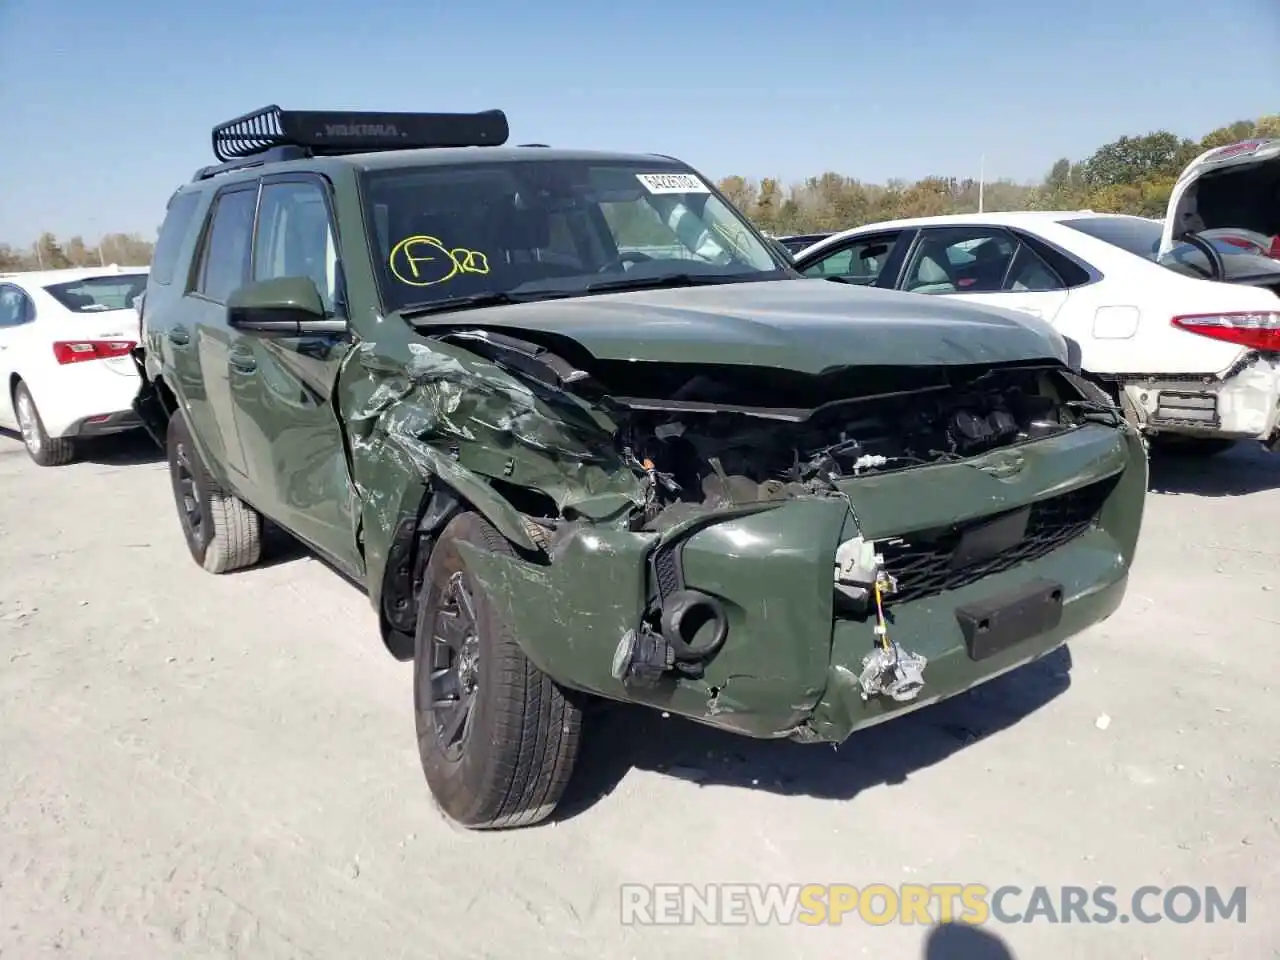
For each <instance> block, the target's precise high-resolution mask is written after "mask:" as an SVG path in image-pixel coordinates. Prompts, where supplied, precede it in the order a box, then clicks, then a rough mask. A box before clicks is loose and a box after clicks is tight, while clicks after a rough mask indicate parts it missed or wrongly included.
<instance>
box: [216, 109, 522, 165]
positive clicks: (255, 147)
mask: <svg viewBox="0 0 1280 960" xmlns="http://www.w3.org/2000/svg"><path fill="white" fill-rule="evenodd" d="M509 135H510V130H509V127H508V125H507V116H506V114H505V113H503V112H502V111H501V110H482V111H480V112H478V113H385V112H368V111H353V110H282V109H281V108H280V107H278V106H276V105H275V104H272V105H270V106H266V107H262V108H261V109H258V110H252V111H250V112H249V113H246V114H243V115H242V116H239V117H235V118H234V119H231V120H227V121H225V122H223V123H220V124H218V125H217V126H215V127H214V128H213V131H212V134H211V141H212V144H213V154H214V156H215V157H217V158H218V160H220V161H222V162H221V163H219V164H217V165H215V166H210V167H203V168H201V169H200V170H198V171H196V176H195V179H197V180H203V179H205V178H207V177H211V176H214V175H215V174H217V173H223V172H226V171H228V170H235V169H239V168H241V167H250V166H259V165H261V164H264V163H274V162H279V161H281V160H297V159H302V158H305V157H319V156H342V155H344V154H352V153H369V152H373V151H379V150H417V149H422V148H436V147H483V146H501V145H502V144H504V143H506V142H507V137H508V136H509Z"/></svg>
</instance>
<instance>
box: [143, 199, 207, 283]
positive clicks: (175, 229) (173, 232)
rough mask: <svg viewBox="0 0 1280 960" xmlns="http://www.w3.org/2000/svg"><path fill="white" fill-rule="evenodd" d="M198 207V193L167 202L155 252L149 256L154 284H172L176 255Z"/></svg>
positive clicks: (176, 261)
mask: <svg viewBox="0 0 1280 960" xmlns="http://www.w3.org/2000/svg"><path fill="white" fill-rule="evenodd" d="M199 206H200V194H198V193H183V194H179V195H178V196H176V197H174V198H173V199H172V200H170V201H169V209H168V211H167V212H166V213H165V215H164V223H162V224H161V225H160V235H159V236H158V237H156V246H155V250H154V251H152V254H151V279H152V280H154V281H155V282H156V283H164V284H169V283H172V282H173V273H174V270H175V269H176V268H177V266H178V253H179V252H180V251H181V250H182V242H183V240H185V239H186V237H187V229H188V228H189V227H190V226H191V220H192V218H193V217H194V216H195V214H196V208H197V207H199Z"/></svg>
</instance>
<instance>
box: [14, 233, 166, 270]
mask: <svg viewBox="0 0 1280 960" xmlns="http://www.w3.org/2000/svg"><path fill="white" fill-rule="evenodd" d="M154 246H155V244H154V243H152V242H151V241H149V240H144V239H143V238H142V237H141V236H140V235H138V234H136V233H108V234H107V235H106V236H104V237H103V238H102V239H101V240H99V241H98V243H97V245H96V246H90V245H89V244H87V243H85V241H84V238H83V237H79V236H76V237H72V238H71V239H70V240H68V241H66V243H63V242H62V241H61V240H59V239H58V238H57V237H56V236H54V235H53V234H52V233H49V232H47V231H46V232H45V233H42V234H40V237H39V238H38V239H37V240H36V242H35V243H33V244H31V245H30V246H29V247H26V248H22V247H11V246H10V245H9V244H7V243H0V273H3V272H5V271H15V270H62V269H65V268H67V267H101V266H106V265H107V264H111V263H117V264H119V265H120V266H122V267H125V266H128V267H141V266H145V265H147V264H149V263H150V262H151V251H152V248H153V247H154Z"/></svg>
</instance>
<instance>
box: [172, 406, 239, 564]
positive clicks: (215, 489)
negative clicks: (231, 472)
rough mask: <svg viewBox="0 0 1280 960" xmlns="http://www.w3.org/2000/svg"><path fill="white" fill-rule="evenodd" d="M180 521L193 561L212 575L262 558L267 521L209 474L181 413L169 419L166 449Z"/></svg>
mask: <svg viewBox="0 0 1280 960" xmlns="http://www.w3.org/2000/svg"><path fill="white" fill-rule="evenodd" d="M165 446H166V448H167V451H168V454H169V480H170V483H171V484H172V486H173V499H174V505H175V506H176V507H177V508H178V522H179V523H180V524H181V525H182V533H183V536H184V537H185V538H186V541H187V549H188V550H190V551H191V557H192V559H193V560H195V562H196V563H198V564H199V565H200V566H202V567H204V569H206V570H208V571H209V572H210V573H230V572H231V571H232V570H239V569H241V568H243V567H249V566H252V565H253V564H255V563H257V562H258V560H259V558H260V557H261V556H262V518H261V517H260V516H259V515H258V512H257V511H256V510H254V509H253V508H252V507H250V506H249V505H248V504H246V503H245V502H244V501H243V500H241V499H240V498H239V497H237V496H235V495H234V494H231V493H228V492H227V491H225V490H223V489H222V488H221V487H219V486H218V484H217V482H216V481H215V480H214V479H213V477H211V476H210V475H209V471H208V470H207V469H206V468H205V465H204V462H203V461H202V460H201V459H200V454H199V453H198V452H196V448H195V444H194V443H192V442H191V432H190V430H189V429H188V427H187V424H186V421H185V420H183V419H182V416H181V415H180V414H176V413H175V414H174V415H173V416H172V417H171V418H170V419H169V429H168V434H167V436H166V444H165Z"/></svg>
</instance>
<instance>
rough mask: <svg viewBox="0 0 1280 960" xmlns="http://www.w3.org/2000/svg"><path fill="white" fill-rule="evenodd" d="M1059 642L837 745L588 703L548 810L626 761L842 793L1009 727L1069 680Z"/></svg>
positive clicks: (724, 780)
mask: <svg viewBox="0 0 1280 960" xmlns="http://www.w3.org/2000/svg"><path fill="white" fill-rule="evenodd" d="M1070 671H1071V651H1070V649H1069V648H1068V647H1067V646H1063V647H1059V648H1058V649H1057V650H1055V651H1053V652H1052V653H1050V654H1047V655H1046V656H1044V657H1042V658H1041V659H1040V660H1037V661H1035V662H1033V663H1029V664H1027V665H1026V666H1024V667H1020V668H1018V669H1017V670H1014V671H1013V672H1011V673H1008V674H1005V675H1004V676H1002V677H998V678H996V679H995V680H992V681H990V682H988V683H985V684H983V685H982V686H980V687H976V688H975V689H973V690H970V691H968V692H966V693H963V694H960V695H958V696H955V697H952V698H951V699H949V700H944V701H943V702H941V703H938V704H934V705H933V706H930V707H925V708H923V709H921V710H918V711H916V712H914V713H910V714H907V715H905V716H903V717H900V718H899V719H897V720H893V721H890V722H888V723H885V724H882V725H880V726H876V727H873V728H871V729H869V730H867V731H866V732H865V733H862V734H857V735H855V736H854V737H852V738H851V739H850V740H849V741H848V742H847V743H846V744H844V745H843V746H841V747H840V749H839V750H835V749H832V748H831V747H829V746H823V745H810V744H798V743H793V742H791V741H787V740H754V739H751V738H748V737H742V736H737V735H735V734H731V733H726V732H723V731H720V730H716V729H714V728H712V727H708V726H705V725H703V724H699V723H694V722H693V721H689V720H684V719H682V718H678V717H668V718H664V717H663V716H662V714H661V713H660V712H658V711H656V710H653V709H651V708H646V707H636V706H628V705H622V704H615V703H604V702H594V703H592V705H591V707H590V708H589V711H590V715H589V716H588V717H586V718H585V722H584V724H583V744H582V754H581V756H580V758H579V761H578V764H577V770H576V772H575V775H574V778H573V780H572V781H570V784H569V787H568V789H567V790H566V792H565V797H564V799H563V800H562V801H561V803H560V805H559V807H558V809H557V811H556V813H555V814H554V816H553V819H556V820H565V819H570V818H572V817H574V816H576V815H578V814H579V813H582V812H585V811H586V810H587V809H589V808H590V807H592V806H594V805H595V804H596V803H598V802H599V801H600V800H603V799H604V798H605V797H606V796H608V795H609V794H610V793H611V792H612V791H613V790H614V788H615V787H616V786H617V785H618V784H619V783H620V782H621V781H622V779H623V777H625V776H626V775H627V773H628V772H629V771H630V770H631V769H632V768H636V769H641V770H651V771H655V772H659V773H663V774H665V775H667V776H672V777H677V778H680V779H685V780H690V781H693V782H696V783H698V784H700V785H702V786H709V785H713V784H714V785H718V786H732V787H743V788H747V789H754V790H765V791H768V792H771V793H777V794H782V795H787V796H796V795H803V796H811V797H818V798H822V799H829V800H850V799H853V798H854V797H856V796H857V795H858V794H859V793H861V792H862V791H863V790H866V789H868V788H869V787H875V786H881V785H895V784H900V783H904V782H906V780H907V779H908V777H910V776H911V774H913V773H915V772H917V771H919V770H923V769H925V768H927V767H930V766H932V765H934V764H936V763H940V762H941V761H943V760H945V759H947V758H948V757H949V756H951V755H952V754H954V753H957V752H958V751H960V750H963V749H964V748H965V747H966V746H968V745H969V744H972V743H975V742H977V741H978V740H982V739H985V738H986V737H989V736H991V735H993V734H995V733H998V732H1000V731H1002V730H1005V729H1008V728H1009V727H1012V726H1013V725H1014V724H1016V723H1018V722H1019V721H1020V720H1022V719H1023V718H1025V717H1027V716H1029V715H1031V714H1032V713H1034V712H1035V711H1037V710H1039V709H1040V708H1041V707H1043V706H1045V705H1046V704H1048V703H1049V702H1050V701H1052V700H1053V699H1054V698H1056V697H1058V696H1060V695H1061V694H1062V693H1064V692H1065V691H1066V690H1067V689H1068V688H1069V687H1070V685H1071V675H1070Z"/></svg>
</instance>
